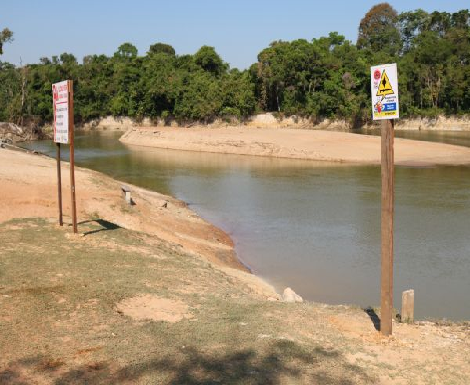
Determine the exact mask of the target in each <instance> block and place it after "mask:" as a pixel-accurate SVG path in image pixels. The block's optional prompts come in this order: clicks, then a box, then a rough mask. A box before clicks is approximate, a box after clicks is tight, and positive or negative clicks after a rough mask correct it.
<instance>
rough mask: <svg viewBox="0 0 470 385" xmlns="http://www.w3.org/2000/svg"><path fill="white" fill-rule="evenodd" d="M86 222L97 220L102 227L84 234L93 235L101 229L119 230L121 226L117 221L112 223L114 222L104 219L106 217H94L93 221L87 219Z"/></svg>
mask: <svg viewBox="0 0 470 385" xmlns="http://www.w3.org/2000/svg"><path fill="white" fill-rule="evenodd" d="M86 222H96V223H97V224H99V225H100V226H101V228H100V229H96V230H90V231H87V232H85V233H83V235H91V234H95V233H99V232H100V231H109V230H117V229H120V228H121V226H119V225H116V224H115V223H112V222H108V221H107V220H104V219H93V220H91V221H86ZM86 222H83V223H86Z"/></svg>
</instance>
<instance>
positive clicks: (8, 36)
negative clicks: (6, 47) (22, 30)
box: [0, 28, 13, 55]
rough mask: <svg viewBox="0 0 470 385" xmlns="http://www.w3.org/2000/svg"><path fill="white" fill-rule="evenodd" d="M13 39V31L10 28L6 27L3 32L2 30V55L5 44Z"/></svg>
mask: <svg viewBox="0 0 470 385" xmlns="http://www.w3.org/2000/svg"><path fill="white" fill-rule="evenodd" d="M12 40H13V32H11V31H10V30H9V29H8V28H5V29H4V30H3V31H2V32H0V55H3V44H4V43H9V42H11V41H12Z"/></svg>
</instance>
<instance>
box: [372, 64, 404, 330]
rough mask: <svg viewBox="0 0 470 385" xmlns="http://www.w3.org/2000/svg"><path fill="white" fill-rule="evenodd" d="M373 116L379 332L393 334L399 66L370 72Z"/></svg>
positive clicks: (381, 67)
mask: <svg viewBox="0 0 470 385" xmlns="http://www.w3.org/2000/svg"><path fill="white" fill-rule="evenodd" d="M371 92H372V116H373V120H382V127H381V129H382V140H381V175H382V199H381V204H382V210H381V238H382V253H381V254H382V255H381V262H382V267H381V300H380V332H381V333H382V334H383V335H385V336H389V335H391V334H392V313H393V223H394V200H395V196H394V194H395V172H394V148H393V144H394V120H393V119H398V118H399V101H398V76H397V66H396V64H384V65H380V66H374V67H372V68H371Z"/></svg>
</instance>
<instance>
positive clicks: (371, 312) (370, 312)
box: [363, 307, 380, 332]
mask: <svg viewBox="0 0 470 385" xmlns="http://www.w3.org/2000/svg"><path fill="white" fill-rule="evenodd" d="M363 310H364V312H366V313H367V315H368V316H369V317H370V320H371V321H372V323H373V324H374V328H375V330H377V331H378V332H379V331H380V318H379V316H378V315H377V313H376V312H375V310H374V309H372V308H371V307H368V308H366V309H363Z"/></svg>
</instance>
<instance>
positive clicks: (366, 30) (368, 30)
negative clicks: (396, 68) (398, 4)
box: [356, 3, 401, 55]
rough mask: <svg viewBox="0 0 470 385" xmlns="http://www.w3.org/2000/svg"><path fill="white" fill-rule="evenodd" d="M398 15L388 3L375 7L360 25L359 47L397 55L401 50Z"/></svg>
mask: <svg viewBox="0 0 470 385" xmlns="http://www.w3.org/2000/svg"><path fill="white" fill-rule="evenodd" d="M397 22H398V14H397V11H395V10H394V9H393V8H392V6H391V5H390V4H388V3H380V4H377V5H374V6H373V7H372V8H371V9H370V10H369V12H367V13H366V15H365V16H364V17H363V19H362V20H361V22H360V24H359V35H358V38H357V43H356V45H357V47H358V48H359V49H363V48H369V49H371V50H372V51H375V52H377V51H386V52H387V53H389V54H390V55H396V54H398V52H399V51H400V49H401V40H400V33H399V31H398V28H397Z"/></svg>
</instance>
